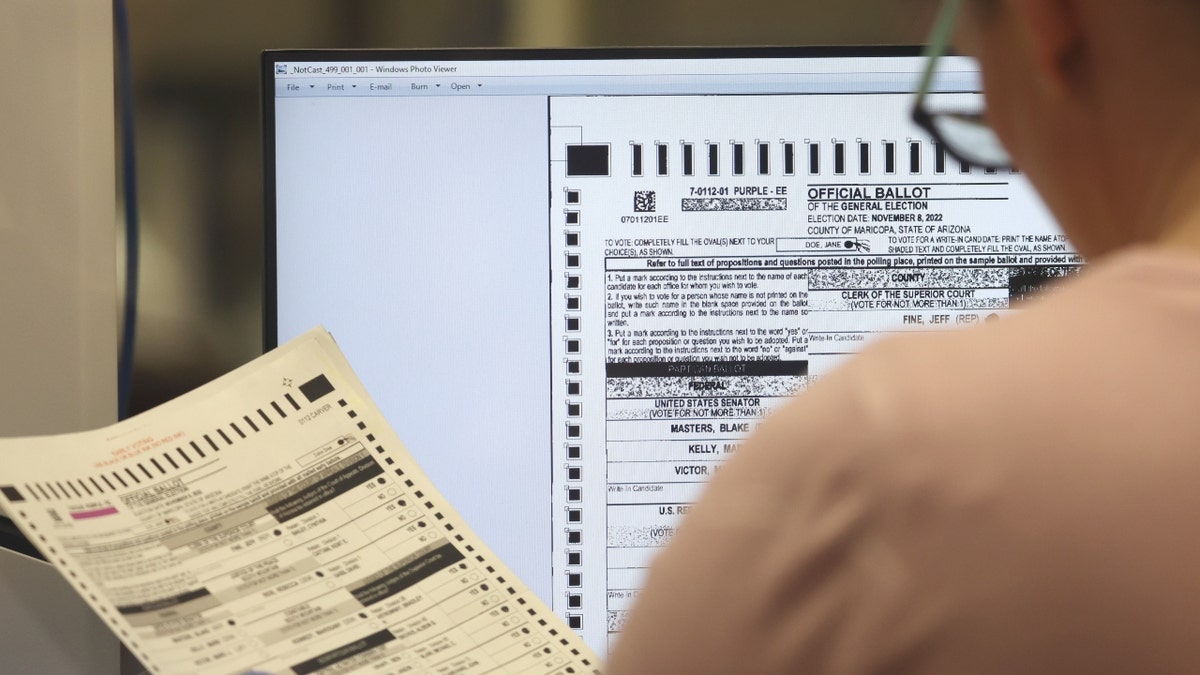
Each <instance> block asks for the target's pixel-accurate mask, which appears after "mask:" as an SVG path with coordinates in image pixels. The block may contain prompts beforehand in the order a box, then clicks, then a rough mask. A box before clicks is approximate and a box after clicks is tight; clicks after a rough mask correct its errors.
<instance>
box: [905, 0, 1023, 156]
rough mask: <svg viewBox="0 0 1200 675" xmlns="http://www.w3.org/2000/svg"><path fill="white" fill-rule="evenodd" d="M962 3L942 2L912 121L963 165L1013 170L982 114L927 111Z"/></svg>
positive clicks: (974, 112)
mask: <svg viewBox="0 0 1200 675" xmlns="http://www.w3.org/2000/svg"><path fill="white" fill-rule="evenodd" d="M963 1H964V0H945V1H944V2H943V4H942V10H941V13H940V14H939V16H938V19H937V22H936V23H935V24H934V27H933V34H932V35H930V36H929V47H928V50H927V51H926V52H925V61H926V64H925V73H924V74H923V75H922V76H921V86H920V89H919V90H918V93H917V98H916V100H915V101H914V102H913V111H912V118H913V121H914V122H916V123H917V126H919V127H921V128H922V129H924V130H925V131H927V132H929V133H930V134H931V135H932V136H933V138H934V140H936V141H937V142H938V143H939V144H941V146H942V147H943V148H945V150H946V152H947V153H949V154H950V155H951V156H952V157H954V158H955V159H957V160H958V161H959V162H962V163H963V164H965V165H971V166H975V167H979V168H982V169H994V170H1004V169H1011V168H1012V164H1013V162H1012V157H1011V156H1010V155H1009V154H1008V151H1007V150H1005V149H1004V144H1003V143H1001V142H1000V138H999V137H998V136H997V135H996V132H995V131H993V130H992V128H991V127H990V126H988V123H987V119H986V114H985V113H984V111H983V110H982V106H981V109H980V110H976V111H966V110H930V109H929V103H930V102H929V88H930V86H931V85H932V84H933V75H934V73H935V72H936V70H937V62H938V59H939V58H941V57H942V56H945V55H946V51H947V49H948V47H949V44H950V35H951V33H953V32H954V25H955V22H956V21H957V20H958V14H959V11H960V10H961V9H962V6H963Z"/></svg>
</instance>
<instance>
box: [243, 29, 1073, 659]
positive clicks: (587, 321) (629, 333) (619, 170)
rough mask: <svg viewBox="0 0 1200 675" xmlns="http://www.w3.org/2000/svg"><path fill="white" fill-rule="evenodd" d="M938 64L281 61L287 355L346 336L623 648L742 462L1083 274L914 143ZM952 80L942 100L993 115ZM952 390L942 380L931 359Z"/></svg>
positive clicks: (921, 137)
mask: <svg viewBox="0 0 1200 675" xmlns="http://www.w3.org/2000/svg"><path fill="white" fill-rule="evenodd" d="M922 66H923V60H922V59H921V58H920V57H919V56H918V55H917V52H916V51H915V50H912V49H873V50H863V49H858V50H843V49H838V50H833V49H823V50H800V49H688V50H678V49H663V50H570V51H393V52H307V51H306V52H271V53H268V54H266V55H265V58H264V71H263V78H264V111H265V150H266V167H267V194H266V197H267V248H266V255H267V259H268V260H267V280H266V282H267V297H266V317H265V318H266V320H265V333H266V340H267V343H268V347H270V346H274V345H275V344H277V343H281V342H284V341H286V340H288V339H290V338H292V337H294V336H296V335H299V334H300V333H302V332H304V331H305V330H308V329H310V328H312V327H313V326H315V325H318V324H323V325H324V326H325V327H326V328H328V329H329V330H330V331H331V332H332V333H333V335H334V337H335V338H336V339H337V341H338V343H339V345H340V346H341V348H342V349H343V350H344V351H345V353H346V355H347V356H348V358H349V360H350V362H351V363H352V364H353V365H354V366H355V368H356V370H357V371H358V373H359V375H360V376H361V378H362V380H363V381H364V383H365V384H366V386H367V389H368V390H369V391H370V392H371V393H372V395H373V396H374V397H375V399H376V402H377V403H378V405H379V406H380V408H382V410H383V411H384V413H385V414H386V415H387V417H388V418H389V420H390V421H391V423H392V425H393V426H394V427H395V428H396V430H397V432H398V433H399V435H400V437H401V438H403V439H405V442H406V443H407V445H408V448H409V450H410V451H411V452H412V454H413V455H414V456H415V457H416V458H417V460H418V461H419V462H420V464H421V465H422V466H423V467H424V468H425V470H426V471H427V472H428V473H429V474H430V476H431V477H432V479H433V480H434V482H435V483H436V484H437V485H438V486H439V487H440V489H441V490H442V491H443V492H444V493H445V495H446V496H447V497H448V498H449V499H450V500H451V501H452V502H453V503H454V504H455V505H456V507H457V508H458V509H459V511H460V512H461V513H462V514H463V515H464V516H465V517H466V518H467V520H468V521H469V522H470V523H472V524H473V526H474V527H475V528H476V529H477V531H478V532H479V534H480V535H481V536H482V537H483V538H484V540H486V541H488V542H489V543H490V545H491V546H492V547H493V548H494V549H495V551H496V553H497V554H498V555H499V556H500V557H501V558H502V559H504V560H505V561H506V562H507V563H508V564H509V565H510V566H511V567H512V568H513V569H514V570H515V571H516V572H517V573H518V574H519V575H520V576H521V577H522V578H523V579H524V581H525V582H526V583H528V584H529V586H530V587H531V588H532V589H533V590H534V591H535V592H537V593H538V594H539V595H540V596H541V597H542V598H543V599H544V600H545V601H546V602H547V603H549V604H550V605H551V606H552V607H553V608H554V609H555V610H556V611H557V612H558V613H560V614H561V615H562V616H563V617H564V618H566V620H567V622H568V623H569V625H571V626H572V627H573V628H575V629H577V630H578V631H580V633H581V634H582V635H583V636H584V638H585V639H586V640H587V641H588V642H589V643H590V644H591V645H592V646H593V647H595V648H596V650H597V651H598V652H600V653H601V654H603V653H606V652H607V651H608V649H609V645H610V644H611V641H612V640H613V639H614V638H616V637H617V636H618V635H619V632H620V629H621V625H622V622H623V620H624V617H625V613H626V612H627V610H628V609H629V607H630V606H631V605H632V603H633V601H634V600H635V598H636V597H637V594H638V589H639V588H640V586H641V584H642V581H643V577H644V574H645V571H646V569H647V566H648V564H649V563H650V561H651V560H652V559H653V558H654V555H655V553H656V552H657V551H659V550H660V549H661V547H663V546H664V545H665V544H666V543H667V542H668V541H669V540H670V538H671V534H672V532H673V531H674V528H675V527H676V526H677V524H678V523H679V521H680V518H681V517H682V516H683V515H684V514H685V513H687V511H688V508H689V506H690V505H691V504H692V503H694V501H695V500H696V498H697V496H698V495H699V494H700V492H701V491H702V490H703V488H704V484H705V481H706V480H707V479H708V478H709V477H710V476H712V475H713V474H714V472H716V471H718V470H719V467H720V466H721V464H722V461H723V460H724V459H725V458H727V457H729V456H730V455H732V454H734V453H736V452H737V447H738V443H739V441H740V440H742V439H743V438H744V437H745V436H746V434H748V433H750V432H751V431H752V430H753V429H754V427H755V425H756V424H757V423H758V422H759V420H760V419H761V418H762V417H763V416H764V415H766V414H767V413H768V412H769V411H770V410H772V409H773V408H775V407H776V406H778V405H779V404H780V403H781V402H783V401H784V400H785V399H786V398H787V397H788V396H790V395H792V394H794V393H796V392H800V391H803V390H804V389H805V388H806V387H807V386H809V385H810V384H812V383H813V382H814V381H816V380H818V379H819V378H821V377H822V376H824V375H826V374H828V373H829V372H830V371H832V370H833V369H835V368H836V367H837V366H838V364H839V363H841V362H842V361H843V360H844V359H845V358H847V357H848V356H849V355H852V354H854V353H855V352H858V351H859V350H861V349H862V348H863V347H864V346H865V345H867V344H868V343H870V342H871V341H873V340H876V339H879V338H880V337H882V336H886V335H888V334H893V333H897V332H901V331H934V330H942V329H945V328H949V327H956V326H970V325H973V324H978V323H981V322H986V321H990V320H993V319H996V318H999V317H1002V316H1004V315H1005V314H1006V313H1008V312H1010V311H1013V310H1014V308H1015V307H1016V306H1017V305H1018V304H1019V303H1020V302H1021V301H1023V300H1025V299H1028V298H1030V297H1033V296H1036V295H1037V294H1038V293H1039V292H1040V289H1041V288H1042V287H1043V286H1044V283H1045V282H1046V281H1047V280H1051V279H1054V278H1057V277H1061V276H1065V275H1068V274H1071V273H1073V272H1074V271H1076V270H1077V269H1078V268H1079V266H1080V265H1081V264H1082V261H1081V259H1080V258H1079V257H1078V256H1077V255H1076V254H1075V251H1074V250H1073V248H1072V247H1071V245H1070V243H1068V242H1067V241H1066V240H1065V238H1064V237H1063V236H1062V234H1061V233H1060V231H1059V230H1058V229H1057V228H1056V226H1055V224H1054V223H1053V221H1052V219H1051V217H1050V216H1049V214H1048V213H1047V211H1046V210H1045V208H1044V207H1043V205H1042V204H1041V202H1040V201H1039V200H1038V198H1037V197H1036V196H1035V194H1034V192H1033V191H1032V190H1031V188H1030V186H1029V185H1028V184H1027V182H1026V180H1025V179H1024V178H1023V177H1022V176H1021V175H1020V174H1019V173H1017V172H1009V171H1002V172H988V171H983V170H972V169H971V168H969V167H964V166H962V165H961V164H960V163H958V162H957V161H956V160H954V159H953V158H952V157H951V156H949V155H947V153H946V152H945V150H944V149H943V148H941V147H939V146H938V145H937V144H936V143H935V142H934V141H933V140H932V139H930V138H929V137H928V135H926V134H924V133H923V132H921V131H920V130H919V129H918V128H917V127H915V126H914V125H913V124H912V123H911V122H910V121H909V119H910V115H909V108H910V106H911V103H912V99H913V90H914V87H915V85H916V83H917V81H918V79H919V75H920V71H921V69H922ZM979 89H980V78H979V73H978V71H977V69H976V66H975V64H974V63H973V62H972V61H970V60H968V59H965V58H957V57H956V58H947V59H944V60H943V61H942V67H941V69H940V71H939V73H938V75H937V77H935V79H934V82H933V91H934V92H935V94H934V95H933V96H934V98H935V99H943V100H942V101H941V102H940V103H944V104H954V103H956V101H957V103H960V104H963V105H969V104H972V103H974V104H976V105H977V104H978V103H979V102H978V100H977V99H978V97H979V96H980V94H979ZM929 367H930V368H936V367H937V364H936V363H931V364H929Z"/></svg>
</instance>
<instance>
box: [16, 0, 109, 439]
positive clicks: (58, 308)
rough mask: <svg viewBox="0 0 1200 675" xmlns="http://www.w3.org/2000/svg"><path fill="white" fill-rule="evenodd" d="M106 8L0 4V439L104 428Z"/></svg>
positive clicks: (32, 1)
mask: <svg viewBox="0 0 1200 675" xmlns="http://www.w3.org/2000/svg"><path fill="white" fill-rule="evenodd" d="M112 48H113V43H112V5H111V2H110V1H109V0H4V1H3V2H0V87H3V94H2V95H0V435H4V436H16V435H28V434H41V433H49V432H62V431H71V430H78V429H82V428H87V427H96V426H101V425H104V424H107V423H110V422H112V421H114V420H115V419H116V357H117V304H116V241H115V221H116V203H115V189H116V188H115V179H114V128H113V67H112V66H113V57H112V54H113V51H112Z"/></svg>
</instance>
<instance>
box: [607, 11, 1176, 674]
mask: <svg viewBox="0 0 1200 675" xmlns="http://www.w3.org/2000/svg"><path fill="white" fill-rule="evenodd" d="M947 5H948V6H949V9H947V10H946V11H947V13H948V14H949V13H950V12H952V11H953V10H954V9H956V8H957V6H958V5H961V6H962V7H961V15H960V16H958V19H957V28H956V29H955V33H954V35H955V41H954V42H955V47H956V49H958V50H959V51H962V52H965V53H967V54H970V55H973V56H976V57H977V58H978V59H979V60H980V63H981V67H982V72H983V80H984V90H985V92H986V101H987V112H986V116H985V117H984V118H982V119H986V121H987V122H988V123H989V124H990V125H991V126H992V127H993V128H994V130H995V132H996V134H997V136H998V137H999V138H1000V139H1001V140H1002V142H1003V148H1004V149H1005V150H1006V151H1007V153H1009V154H1011V157H1012V158H1013V159H1014V160H1015V161H1016V162H1017V164H1019V166H1020V167H1021V169H1022V170H1023V171H1024V172H1025V173H1026V174H1027V175H1028V176H1029V177H1030V179H1031V180H1032V181H1033V182H1034V184H1035V185H1036V186H1037V187H1038V188H1039V190H1040V192H1041V194H1042V195H1043V197H1044V199H1045V201H1046V203H1047V204H1048V205H1049V206H1050V208H1051V209H1052V211H1053V212H1054V214H1055V215H1056V217H1057V218H1058V219H1059V221H1060V223H1061V226H1062V228H1063V230H1064V232H1065V233H1066V234H1067V235H1068V237H1069V238H1070V239H1071V240H1072V242H1073V243H1074V244H1075V246H1076V247H1077V249H1078V251H1079V252H1080V253H1081V254H1082V255H1084V256H1085V258H1086V259H1087V260H1088V261H1089V265H1088V266H1087V267H1086V269H1085V270H1084V272H1083V273H1082V274H1080V275H1077V276H1075V277H1073V278H1072V279H1070V280H1068V281H1064V282H1063V283H1062V284H1061V285H1059V286H1058V287H1057V288H1056V289H1055V290H1054V292H1052V293H1050V294H1048V295H1047V296H1046V297H1043V298H1041V299H1039V300H1037V301H1036V302H1032V303H1030V304H1029V305H1027V307H1026V309H1025V310H1023V311H1021V312H1018V313H1015V314H1013V315H1012V316H1009V317H1006V318H1005V319H1003V320H1001V321H997V322H991V323H987V324H985V325H980V326H977V327H973V328H971V329H968V330H965V331H951V332H946V333H940V334H934V335H928V334H927V335H911V336H903V337H899V338H894V339H888V340H884V341H881V342H879V343H876V345H874V346H873V347H870V348H868V349H867V350H865V351H864V352H863V353H862V354H860V355H859V356H858V357H856V358H855V359H852V360H851V361H850V362H849V363H847V364H846V365H845V366H844V367H843V368H842V369H840V370H839V371H837V372H836V373H834V374H832V375H830V376H829V377H827V378H825V379H823V380H822V381H821V382H819V383H818V384H815V385H814V386H812V387H811V388H810V389H809V390H808V391H806V392H804V393H802V394H800V395H799V396H798V397H796V398H795V399H794V400H793V401H791V402H789V403H788V404H787V405H785V406H783V407H782V408H781V409H779V410H778V411H776V413H775V414H773V415H772V416H770V417H769V418H768V419H766V420H765V421H764V422H763V424H762V425H761V426H760V427H759V428H758V430H757V431H756V432H755V433H754V434H753V435H752V436H751V437H750V438H749V439H748V440H747V441H746V442H745V443H744V444H743V445H742V447H741V449H740V450H739V452H738V454H737V456H735V457H734V458H732V459H731V460H730V461H729V462H728V463H727V464H726V465H725V467H724V468H723V469H722V471H721V472H719V473H718V474H717V475H716V476H715V477H714V479H713V480H712V481H711V483H710V484H709V486H708V487H707V488H706V490H705V493H704V494H703V495H702V498H701V499H700V500H699V502H698V503H697V504H696V506H695V507H694V508H693V509H692V510H691V512H690V514H689V516H688V517H687V518H686V519H685V520H684V521H683V523H682V524H681V526H680V528H679V530H678V533H677V535H676V537H675V538H674V539H673V540H672V542H671V543H670V544H669V545H668V546H667V547H666V549H665V550H664V551H663V553H662V554H661V555H660V557H659V558H658V559H657V560H656V561H655V564H654V565H653V566H652V568H651V571H650V572H649V575H648V580H647V583H646V585H645V587H644V590H643V592H642V594H641V596H640V597H639V600H638V603H637V605H636V606H635V607H634V609H633V610H632V612H631V613H630V616H629V617H628V620H627V622H626V623H625V625H624V627H623V630H622V633H621V635H620V637H619V639H618V640H617V643H616V645H615V648H614V650H613V653H612V656H611V660H610V662H609V664H608V669H607V673H608V674H609V675H631V674H646V673H687V674H689V675H706V674H715V673H738V674H744V675H751V674H759V673H839V674H841V673H847V674H854V673H889V674H903V673H925V674H942V673H945V674H954V675H962V674H964V673H970V674H973V675H978V674H987V673H1023V674H1028V673H1055V674H1063V673H1089V674H1096V673H1134V672H1137V673H1196V672H1200V530H1198V529H1197V527H1196V523H1197V521H1198V520H1200V488H1198V487H1197V486H1200V46H1198V45H1200V41H1198V39H1200V3H1197V2H1195V0H959V1H957V2H956V1H953V0H951V1H950V2H948V3H947ZM922 117H924V118H925V119H926V120H929V119H931V118H932V119H933V120H934V122H933V123H932V124H931V126H933V127H935V128H937V129H939V130H940V131H942V132H947V133H948V134H951V135H952V133H953V131H954V129H955V128H956V124H958V123H962V124H970V123H972V122H974V123H978V122H979V121H980V119H981V118H978V117H975V118H972V117H971V116H961V117H960V118H959V119H957V120H956V119H954V118H952V116H951V117H946V118H945V119H942V120H941V121H938V118H937V117H936V116H935V115H928V114H926V115H921V114H919V115H918V118H922ZM966 138H967V141H968V145H970V139H971V138H974V139H975V146H974V147H968V148H965V149H964V148H960V153H961V154H962V155H964V156H978V157H980V158H982V159H983V160H986V159H988V158H989V157H990V158H991V159H994V160H1000V159H1003V158H1002V157H999V154H1000V153H999V152H998V151H997V150H996V148H989V147H988V145H987V143H986V142H984V141H981V140H980V139H979V136H978V134H976V135H975V136H974V137H971V136H968V137H966ZM946 140H947V143H949V142H950V139H949V138H947V139H946ZM960 140H961V139H960ZM997 147H1000V146H997Z"/></svg>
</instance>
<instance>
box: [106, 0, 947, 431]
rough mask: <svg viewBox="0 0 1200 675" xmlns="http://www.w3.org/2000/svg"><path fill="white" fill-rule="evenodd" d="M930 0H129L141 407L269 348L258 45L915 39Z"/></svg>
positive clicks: (136, 394)
mask: <svg viewBox="0 0 1200 675" xmlns="http://www.w3.org/2000/svg"><path fill="white" fill-rule="evenodd" d="M933 4H934V3H933V2H928V1H927V2H922V1H920V0H791V1H784V0H778V1H770V0H740V1H736V2H735V1H725V0H205V1H200V0H129V11H130V24H131V32H132V43H133V44H132V47H133V59H134V73H135V84H134V86H135V92H136V104H135V113H136V119H137V125H138V127H137V149H138V162H139V171H140V182H139V189H140V191H141V197H140V200H139V201H140V205H141V214H142V232H143V234H142V251H143V252H142V255H143V258H142V266H141V289H140V294H139V295H140V298H139V300H140V312H141V314H140V317H139V322H138V340H139V341H138V352H137V358H136V359H135V374H134V386H133V398H134V401H133V409H134V411H138V410H144V409H146V408H149V407H152V406H154V405H157V404H158V403H161V402H163V401H166V400H168V399H170V398H172V397H173V396H175V395H178V394H181V393H183V392H185V391H187V390H189V389H191V388H194V387H195V386H197V385H199V384H202V383H204V382H206V381H208V380H210V379H212V378H214V377H216V376H218V375H220V374H222V373H224V372H227V371H228V370H230V369H232V368H234V367H236V366H238V365H241V364H242V363H245V362H246V361H249V360H250V359H253V358H254V357H255V356H257V355H258V354H259V353H261V347H262V337H261V329H260V323H261V316H262V314H261V313H262V291H261V289H262V274H263V270H262V256H263V246H262V237H263V210H262V156H261V139H260V129H259V115H260V113H259V89H258V77H259V75H258V70H259V65H258V63H259V53H260V52H261V51H262V50H264V49H278V48H325V47H328V48H333V47H338V48H358V47H376V48H403V47H564V46H567V47H591V46H607V45H627V46H659V45H842V44H917V43H919V42H921V41H922V40H923V39H924V37H925V33H926V31H927V29H928V26H929V21H930V10H931V6H932V5H933Z"/></svg>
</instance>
